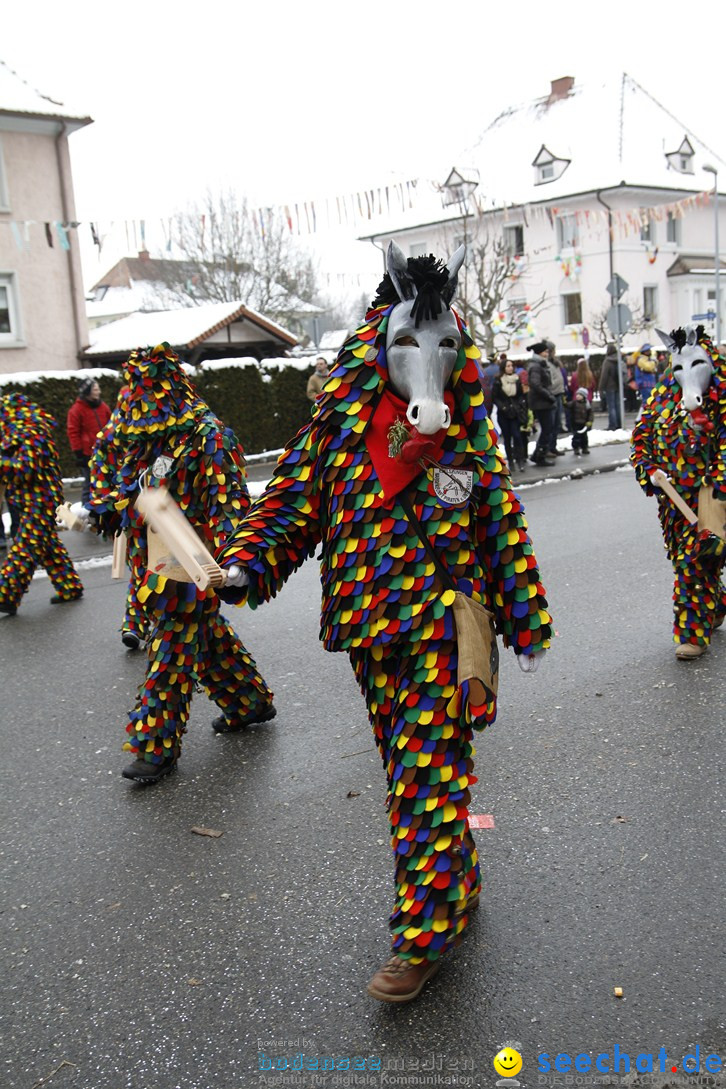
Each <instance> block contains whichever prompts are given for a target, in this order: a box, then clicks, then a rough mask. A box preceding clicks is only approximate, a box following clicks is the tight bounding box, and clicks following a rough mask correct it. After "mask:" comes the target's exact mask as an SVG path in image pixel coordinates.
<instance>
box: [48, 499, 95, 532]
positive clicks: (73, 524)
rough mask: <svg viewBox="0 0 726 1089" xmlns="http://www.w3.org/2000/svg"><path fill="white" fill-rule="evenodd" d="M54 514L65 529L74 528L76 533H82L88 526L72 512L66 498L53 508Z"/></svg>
mask: <svg viewBox="0 0 726 1089" xmlns="http://www.w3.org/2000/svg"><path fill="white" fill-rule="evenodd" d="M55 516H56V518H57V519H58V521H59V522H62V523H63V525H64V526H65V527H66V529H75V530H76V531H77V532H78V533H83V532H84V531H85V530H86V529H87V528H88V526H87V525H86V523H85V522H84V521H83V519H82V518H79V517H78V515H77V514H74V513H73V511H72V510H71V505H70V503H69V502H68V500H66V501H65V503H60V504H59V505H58V506H57V507H56V508H55Z"/></svg>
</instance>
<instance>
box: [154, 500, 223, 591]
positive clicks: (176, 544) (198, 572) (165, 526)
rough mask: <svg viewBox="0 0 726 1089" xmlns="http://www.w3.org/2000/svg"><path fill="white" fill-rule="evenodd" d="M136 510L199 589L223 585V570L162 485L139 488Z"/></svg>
mask: <svg viewBox="0 0 726 1089" xmlns="http://www.w3.org/2000/svg"><path fill="white" fill-rule="evenodd" d="M136 509H137V510H138V511H139V512H140V513H141V515H142V516H143V519H144V521H145V522H146V523H147V525H149V526H150V527H151V529H153V531H154V533H157V534H158V536H159V537H160V538H161V540H162V542H163V544H164V545H165V546H166V548H167V549H168V550H169V553H170V555H171V556H173V557H174V559H176V560H177V562H178V563H179V565H180V566H181V567H183V568H184V570H185V571H186V572H187V574H188V575H189V577H190V579H191V581H192V582H195V583H196V584H197V586H198V587H199V589H200V590H206V589H207V587H208V586H223V585H224V583H225V579H226V575H225V573H224V571H223V570H222V568H221V567H220V566H219V564H218V563H217V562H216V560H215V558H214V556H213V555H212V554H211V552H210V551H209V549H208V548H207V546H206V545H205V544H204V542H203V541H200V539H199V537H197V535H196V533H195V532H194V530H193V529H192V527H191V526H190V525H189V522H187V520H186V518H185V517H184V515H183V513H182V511H181V509H180V507H179V506H178V505H177V504H176V503H175V501H174V499H173V498H172V496H171V495H170V494H169V491H168V489H167V488H166V487H164V485H163V484H160V485H159V487H158V488H143V489H142V490H141V492H140V493H139V496H138V498H137V500H136ZM160 573H161V574H163V573H164V572H163V571H161V572H160Z"/></svg>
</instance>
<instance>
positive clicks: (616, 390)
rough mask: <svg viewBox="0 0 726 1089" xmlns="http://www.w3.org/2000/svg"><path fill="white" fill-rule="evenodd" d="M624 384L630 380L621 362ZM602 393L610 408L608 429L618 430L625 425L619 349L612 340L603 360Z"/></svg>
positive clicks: (600, 387)
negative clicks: (621, 409)
mask: <svg viewBox="0 0 726 1089" xmlns="http://www.w3.org/2000/svg"><path fill="white" fill-rule="evenodd" d="M621 372H622V376H623V386H625V383H626V382H627V380H628V373H627V370H626V369H625V366H623V365H622V363H621ZM598 389H599V390H600V395H601V396H602V395H603V394H604V395H605V400H606V403H607V410H608V427H607V429H608V431H617V430H618V429H619V428H621V427H622V426H623V421H622V417H621V415H620V384H619V381H618V351H617V348H616V347H615V345H614V343H613V342H612V341H609V342H608V345H607V347H606V350H605V358H604V359H603V361H602V370H601V371H600V383H599V385H598Z"/></svg>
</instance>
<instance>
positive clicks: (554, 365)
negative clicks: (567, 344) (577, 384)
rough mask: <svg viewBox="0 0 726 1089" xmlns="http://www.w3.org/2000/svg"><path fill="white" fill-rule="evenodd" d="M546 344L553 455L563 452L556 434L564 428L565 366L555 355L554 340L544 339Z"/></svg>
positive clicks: (550, 450)
mask: <svg viewBox="0 0 726 1089" xmlns="http://www.w3.org/2000/svg"><path fill="white" fill-rule="evenodd" d="M545 343H546V345H547V366H548V367H549V369H550V377H551V378H552V393H553V394H554V398H555V403H554V409H553V412H554V415H553V418H552V435H551V442H550V448H549V452H550V454H551V455H552V456H553V457H554V456H555V455H556V454H561V453H564V451H562V450H558V449H557V436H558V435H559V433H560V432H561V431H564V430H566V428H565V421H564V419H563V417H562V413H563V410H564V404H565V389H566V374H567V372H566V371H565V368H564V367H563V365H562V361H561V360H560V359H558V358H557V356H556V355H555V345H554V341H552V340H547V341H545Z"/></svg>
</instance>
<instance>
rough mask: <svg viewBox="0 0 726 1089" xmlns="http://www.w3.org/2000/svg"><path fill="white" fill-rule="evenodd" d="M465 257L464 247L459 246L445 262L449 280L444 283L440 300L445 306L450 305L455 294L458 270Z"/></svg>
mask: <svg viewBox="0 0 726 1089" xmlns="http://www.w3.org/2000/svg"><path fill="white" fill-rule="evenodd" d="M465 257H466V246H465V245H463V246H459V248H458V250H455V251H454V253H452V255H451V257H450V258H449V260H448V261H447V262H446V271H447V272H448V274H449V278H448V280H447V281H446V287H445V288H444V289H443V290H442V292H441V298H442V299H443V300H444V302H445V303H446V305H447V306H449V305H450V304H451V300H452V299H453V297H454V295H455V294H456V288H457V286H458V283H459V269H460V268H461V266H462V265H463V264H464V258H465Z"/></svg>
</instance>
